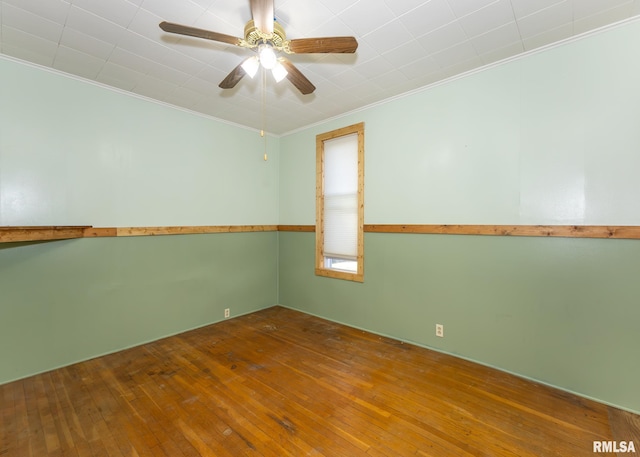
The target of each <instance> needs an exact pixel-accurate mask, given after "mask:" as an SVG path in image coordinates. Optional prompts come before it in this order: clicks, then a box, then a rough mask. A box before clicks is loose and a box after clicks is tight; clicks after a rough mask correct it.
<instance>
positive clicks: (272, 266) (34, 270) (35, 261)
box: [0, 232, 277, 383]
mask: <svg viewBox="0 0 640 457" xmlns="http://www.w3.org/2000/svg"><path fill="white" fill-rule="evenodd" d="M276 238H277V233H276V232H262V233H222V234H210V235H175V236H149V237H131V238H94V239H89V238H85V239H79V240H68V241H52V242H42V243H5V244H0V361H1V362H0V383H3V382H7V381H11V380H13V379H17V378H22V377H25V376H28V375H31V374H34V373H38V372H42V371H47V370H50V369H53V368H55V367H59V366H64V365H68V364H71V363H74V362H78V361H80V360H86V359H89V358H92V357H96V356H98V355H101V354H105V353H109V352H113V351H117V350H120V349H123V348H126V347H130V346H135V345H138V344H142V343H144V342H146V341H151V340H155V339H158V338H162V337H164V336H167V335H171V334H174V333H179V332H183V331H185V330H188V329H191V328H195V327H201V326H203V325H206V324H209V323H212V322H217V321H220V320H222V319H223V318H224V309H225V308H230V311H231V315H232V317H233V316H237V315H240V314H245V313H248V312H252V311H255V310H257V309H261V308H264V307H268V306H272V305H273V304H274V303H276V301H277V298H276V273H277V270H276V263H275V259H276V256H277V253H276V249H277V248H276V246H277V239H276Z"/></svg>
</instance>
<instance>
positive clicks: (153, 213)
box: [0, 57, 279, 383]
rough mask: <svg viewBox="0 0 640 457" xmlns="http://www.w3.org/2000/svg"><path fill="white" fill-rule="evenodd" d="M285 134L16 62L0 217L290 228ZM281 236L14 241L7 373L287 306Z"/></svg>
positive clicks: (2, 119)
mask: <svg viewBox="0 0 640 457" xmlns="http://www.w3.org/2000/svg"><path fill="white" fill-rule="evenodd" d="M278 143H279V139H277V138H274V139H270V140H269V160H268V161H266V162H265V161H264V160H263V153H264V150H263V144H264V143H263V142H262V140H261V138H260V135H259V133H258V132H256V131H253V130H249V129H246V128H242V127H240V126H237V125H231V124H229V123H225V122H221V121H217V120H215V119H211V118H208V117H205V116H200V115H198V114H196V113H192V112H187V111H183V110H179V109H175V108H172V107H170V106H168V105H163V104H161V103H157V102H153V101H150V100H146V99H143V98H140V97H133V96H131V95H128V94H125V93H123V92H119V91H115V90H112V89H109V88H106V87H102V86H99V85H96V84H91V83H88V82H86V81H82V80H79V79H76V78H71V77H68V76H65V75H63V74H60V73H58V72H53V71H48V70H45V69H42V68H38V67H36V66H33V65H27V64H24V63H21V62H18V61H14V60H12V59H5V58H2V57H0V226H2V225H14V226H15V225H93V226H96V227H130V226H174V225H175V226H181V225H182V226H184V225H251V224H259V225H263V224H277V218H278V213H277V208H278V172H279V169H278V168H279V167H278ZM276 246H277V234H276V233H275V232H272V233H233V234H211V235H180V236H166V237H132V238H105V239H103V238H97V239H81V240H73V241H55V242H46V243H26V244H24V243H23V244H15V243H8V244H0V383H2V382H7V381H9V380H12V379H16V378H20V377H24V376H28V375H31V374H34V373H37V372H42V371H46V370H50V369H52V368H55V367H58V366H61V365H66V364H70V363H73V362H77V361H80V360H84V359H87V358H91V357H95V356H97V355H100V354H104V353H107V352H112V351H116V350H119V349H122V348H125V347H129V346H133V345H137V344H141V343H143V342H146V341H149V340H154V339H158V338H161V337H163V336H167V335H170V334H173V333H177V332H182V331H185V330H188V329H191V328H194V327H199V326H203V325H206V324H209V323H211V322H216V321H218V320H220V319H222V318H223V316H224V313H223V310H224V308H230V309H231V314H232V315H239V314H242V313H247V312H250V311H255V310H257V309H260V308H263V307H265V306H270V305H273V304H274V303H276V302H277V279H276V278H277V267H276V259H277V248H276Z"/></svg>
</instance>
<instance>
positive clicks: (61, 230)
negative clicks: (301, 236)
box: [0, 224, 640, 243]
mask: <svg viewBox="0 0 640 457" xmlns="http://www.w3.org/2000/svg"><path fill="white" fill-rule="evenodd" d="M275 231H281V232H315V225H187V226H166V227H92V226H90V225H76V226H20V227H17V226H16V227H13V226H0V243H9V242H24V241H46V240H66V239H73V238H96V237H116V236H154V235H186V234H206V233H242V232H275ZM364 231H365V232H368V233H410V234H427V235H428V234H439V235H443V234H445V235H489V236H542V237H566V238H611V239H631V240H637V239H640V226H631V225H629V226H627V225H459V224H454V225H449V224H441V225H437V224H365V226H364Z"/></svg>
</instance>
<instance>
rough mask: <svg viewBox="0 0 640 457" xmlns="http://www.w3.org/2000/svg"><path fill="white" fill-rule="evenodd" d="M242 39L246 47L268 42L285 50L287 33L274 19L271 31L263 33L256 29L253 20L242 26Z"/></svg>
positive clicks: (278, 48)
mask: <svg viewBox="0 0 640 457" xmlns="http://www.w3.org/2000/svg"><path fill="white" fill-rule="evenodd" d="M244 40H245V41H246V42H247V45H248V47H251V48H253V47H256V46H258V45H259V44H262V43H269V44H271V46H273V47H274V48H276V49H277V50H279V51H283V50H285V49H284V48H285V43H286V41H287V35H286V34H285V32H284V29H283V28H282V26H281V25H280V24H278V23H277V22H275V21H274V23H273V33H264V32H262V31H261V30H260V29H258V28H257V27H256V25H255V23H254V21H253V20H250V21H249V22H247V25H245V26H244Z"/></svg>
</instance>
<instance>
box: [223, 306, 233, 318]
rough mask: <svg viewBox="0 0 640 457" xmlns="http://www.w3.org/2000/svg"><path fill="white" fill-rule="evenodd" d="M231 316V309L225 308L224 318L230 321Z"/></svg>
mask: <svg viewBox="0 0 640 457" xmlns="http://www.w3.org/2000/svg"><path fill="white" fill-rule="evenodd" d="M230 315H231V312H230V311H229V308H225V309H224V318H225V319H228V318H229V316H230Z"/></svg>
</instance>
